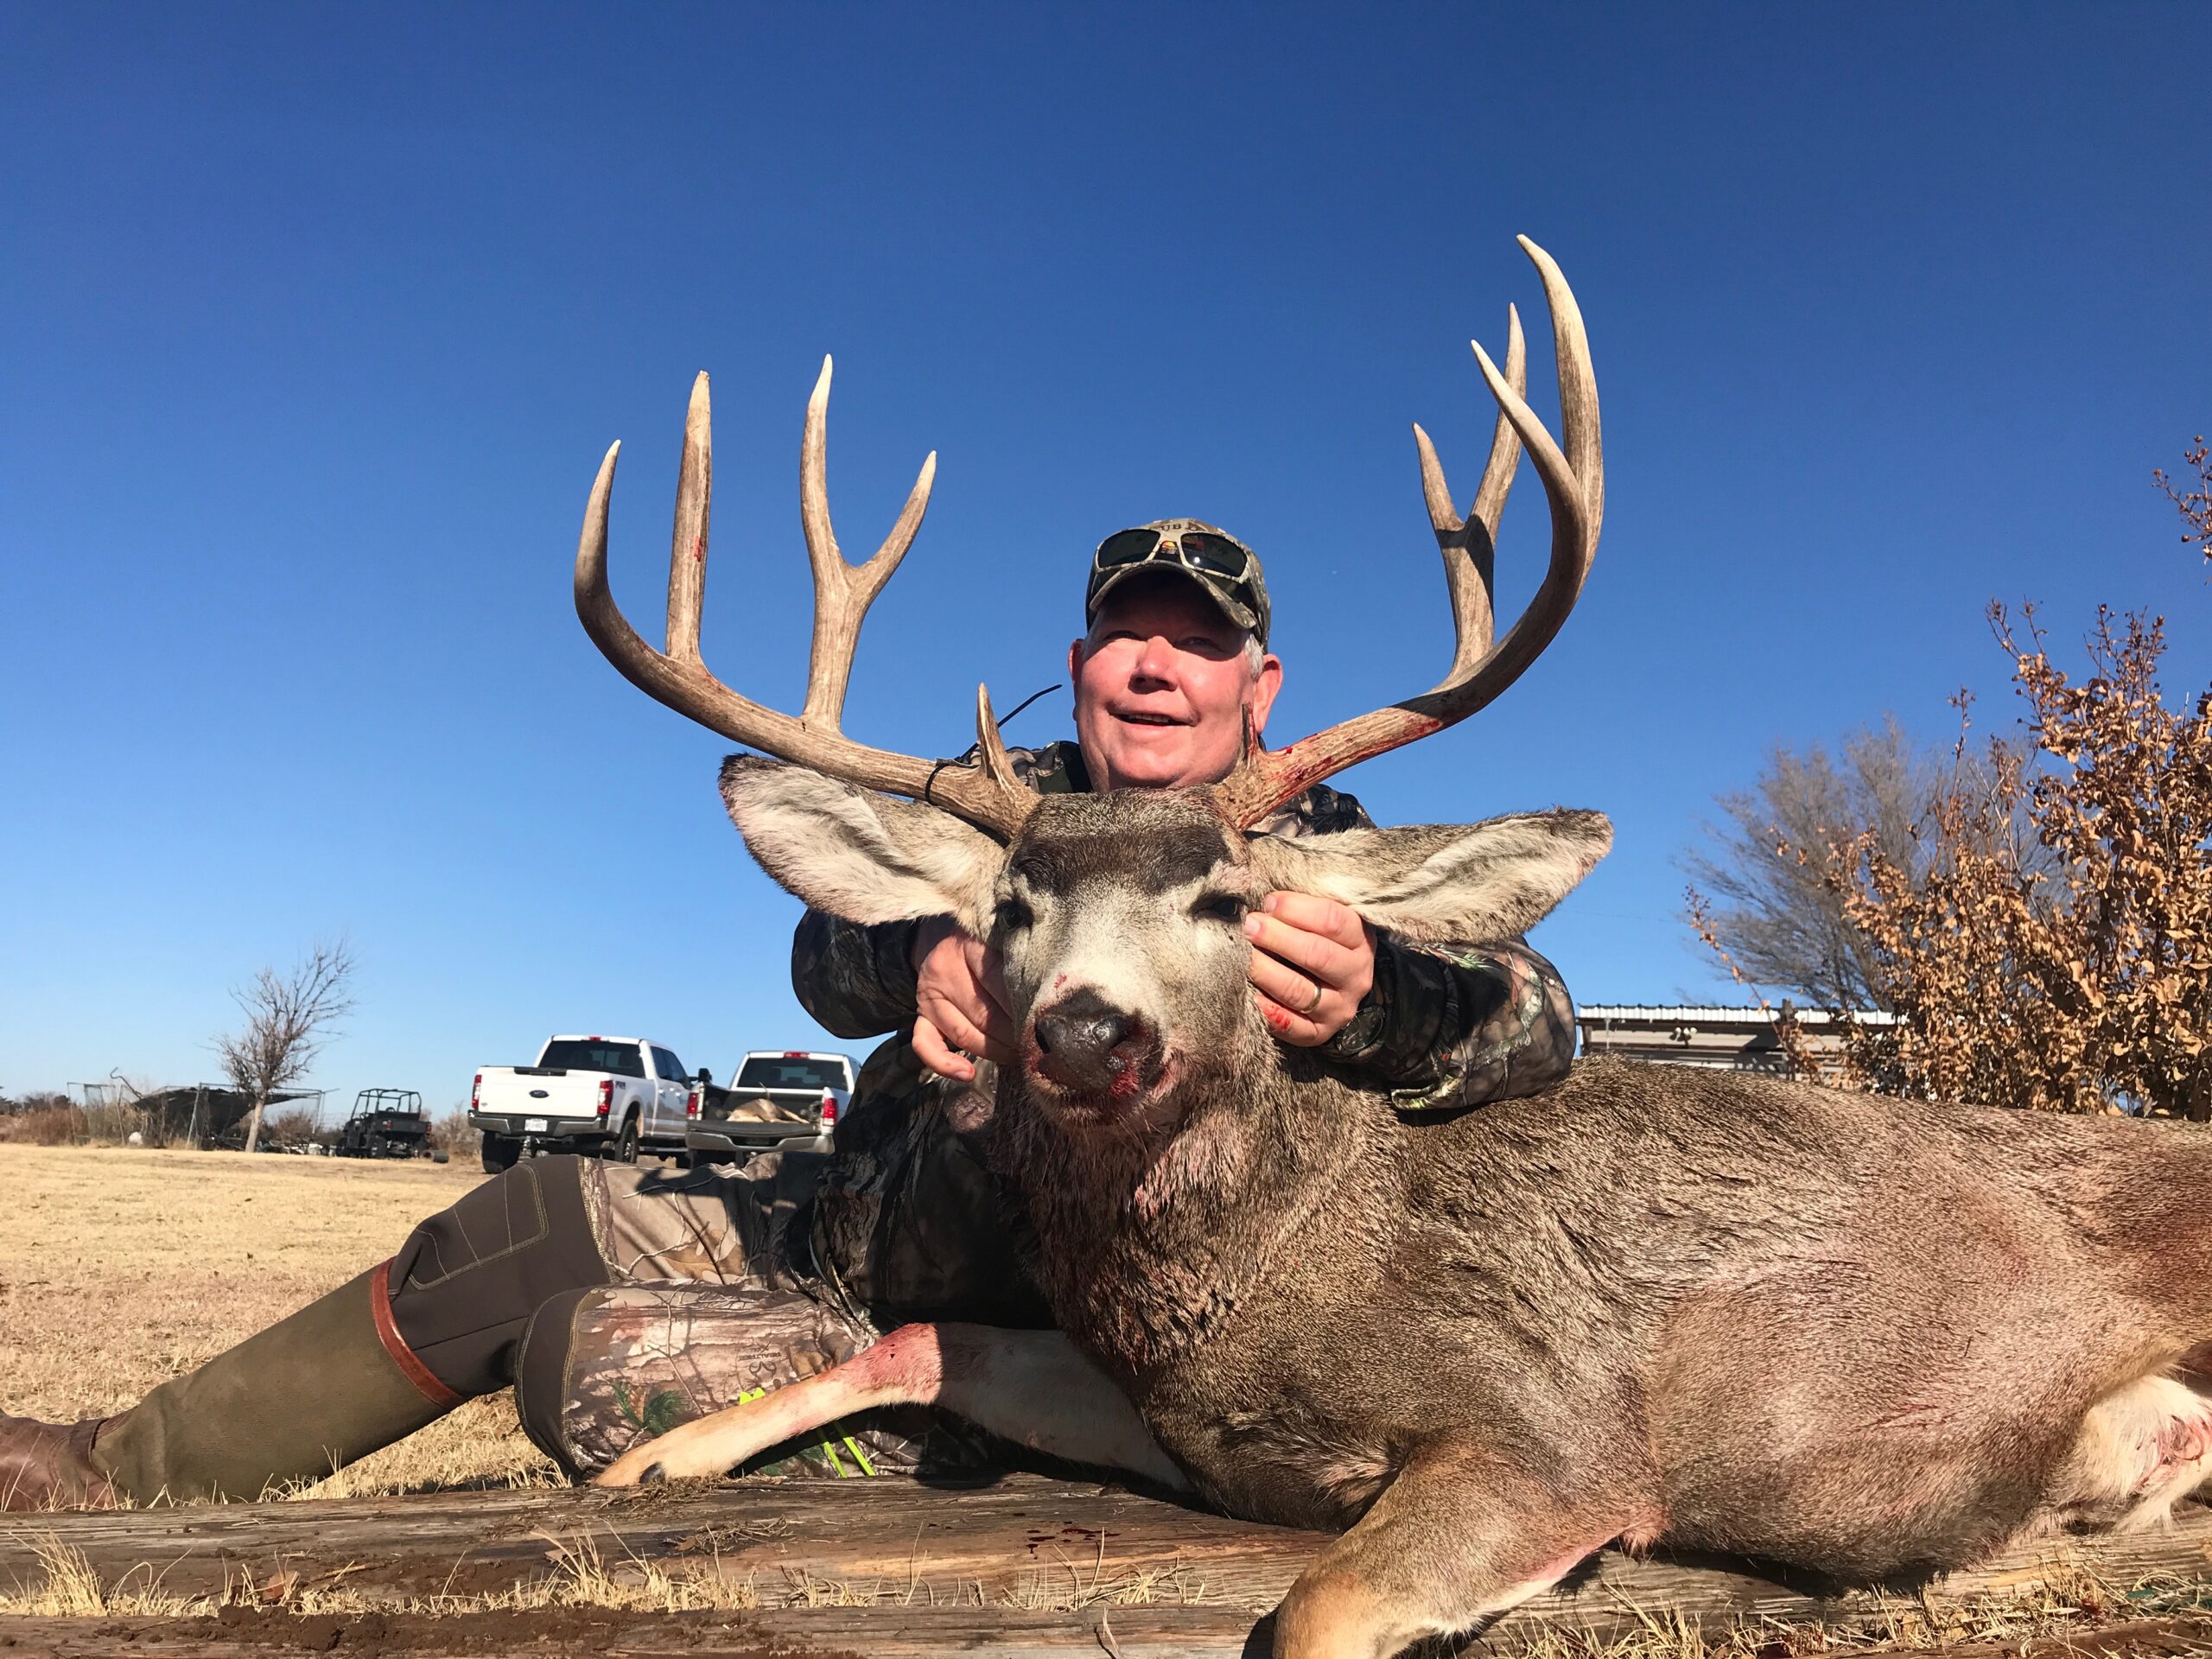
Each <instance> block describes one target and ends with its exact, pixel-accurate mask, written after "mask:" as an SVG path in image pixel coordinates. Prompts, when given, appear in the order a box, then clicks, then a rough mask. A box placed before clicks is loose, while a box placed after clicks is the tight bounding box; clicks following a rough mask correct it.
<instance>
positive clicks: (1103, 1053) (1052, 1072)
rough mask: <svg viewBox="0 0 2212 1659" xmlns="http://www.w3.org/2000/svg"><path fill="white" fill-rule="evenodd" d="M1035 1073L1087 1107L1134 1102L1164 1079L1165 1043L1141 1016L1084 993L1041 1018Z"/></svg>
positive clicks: (1034, 1040)
mask: <svg viewBox="0 0 2212 1659" xmlns="http://www.w3.org/2000/svg"><path fill="white" fill-rule="evenodd" d="M1029 1064H1030V1069H1031V1070H1032V1071H1035V1072H1036V1073H1037V1074H1038V1075H1039V1077H1043V1078H1044V1079H1045V1080H1046V1082H1048V1083H1050V1084H1055V1085H1057V1086H1058V1088H1059V1089H1060V1090H1064V1091H1065V1092H1066V1093H1067V1094H1069V1095H1072V1096H1077V1097H1078V1098H1079V1099H1081V1100H1083V1101H1084V1102H1085V1103H1092V1104H1096V1105H1109V1104H1116V1103H1124V1102H1130V1103H1133V1102H1134V1101H1135V1099H1136V1098H1137V1096H1140V1095H1141V1094H1143V1093H1144V1092H1146V1091H1147V1090H1149V1089H1150V1088H1151V1086H1152V1085H1153V1084H1155V1083H1157V1082H1158V1081H1159V1080H1160V1071H1161V1066H1160V1039H1159V1037H1158V1035H1157V1034H1156V1033H1154V1030H1153V1029H1152V1027H1150V1026H1149V1025H1147V1023H1146V1022H1145V1021H1144V1020H1141V1019H1139V1018H1138V1017H1137V1016H1136V1015H1135V1014H1129V1013H1127V1012H1125V1011H1124V1010H1122V1009H1120V1008H1117V1007H1114V1006H1113V1004H1111V1003H1110V1002H1109V1001H1106V999H1105V998H1104V997H1103V996H1101V995H1098V993H1097V992H1096V991H1093V990H1090V989H1087V988H1086V989H1083V990H1078V991H1077V992H1075V993H1074V994H1073V995H1070V996H1067V997H1065V998H1063V999H1062V1000H1061V1001H1058V1002H1056V1003H1054V1004H1053V1005H1052V1007H1049V1008H1046V1009H1045V1010H1043V1011H1042V1012H1041V1013H1039V1014H1038V1015H1037V1018H1036V1020H1035V1021H1034V1023H1033V1024H1032V1026H1031V1027H1030V1054H1029Z"/></svg>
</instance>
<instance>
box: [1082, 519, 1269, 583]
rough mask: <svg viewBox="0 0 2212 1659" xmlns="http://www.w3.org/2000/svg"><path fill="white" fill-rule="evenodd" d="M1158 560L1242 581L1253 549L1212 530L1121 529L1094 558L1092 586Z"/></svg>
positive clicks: (1102, 545) (1222, 577) (1104, 542)
mask: <svg viewBox="0 0 2212 1659" xmlns="http://www.w3.org/2000/svg"><path fill="white" fill-rule="evenodd" d="M1155 560H1157V561H1160V562H1163V563H1175V564H1179V565H1181V566H1182V567H1183V568H1184V569H1186V570H1197V571H1201V572H1203V573H1205V575H1210V576H1218V577H1220V578H1221V579H1222V580H1223V581H1224V582H1243V580H1244V578H1245V577H1246V576H1247V575H1249V574H1250V573H1251V569H1252V550H1251V549H1250V548H1249V547H1247V546H1245V545H1244V543H1242V542H1240V541H1238V540H1236V538H1235V537H1231V536H1224V535H1223V534H1222V533H1221V532H1220V531H1213V530H1184V531H1165V530H1150V529H1145V530H1120V531H1115V532H1114V534H1112V535H1111V536H1109V537H1107V538H1106V539H1105V540H1104V541H1103V542H1101V543H1098V551H1097V552H1096V553H1095V554H1093V555H1092V556H1091V560H1090V571H1091V577H1092V581H1093V585H1094V586H1095V585H1096V579H1097V578H1098V577H1100V576H1103V575H1109V573H1111V572H1113V571H1116V570H1122V569H1128V567H1129V566H1130V565H1133V564H1150V563H1154V561H1155Z"/></svg>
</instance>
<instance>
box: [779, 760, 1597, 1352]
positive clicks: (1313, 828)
mask: <svg viewBox="0 0 2212 1659" xmlns="http://www.w3.org/2000/svg"><path fill="white" fill-rule="evenodd" d="M1007 758H1008V760H1010V761H1011V762H1012V763H1013V766H1014V772H1015V774H1016V776H1017V777H1019V778H1020V779H1022V780H1023V781H1024V782H1026V783H1027V784H1029V785H1031V786H1032V787H1033V788H1034V789H1036V790H1037V791H1039V793H1041V794H1063V793H1070V792H1076V791H1085V790H1088V789H1089V788H1090V779H1089V777H1088V775H1087V774H1086V772H1084V765H1083V756H1082V753H1081V751H1080V750H1079V749H1078V748H1077V746H1076V745H1074V744H1073V743H1065V742H1063V743H1054V744H1051V745H1048V746H1047V747H1045V748H1042V749H1011V750H1009V751H1008V752H1007ZM1371 827H1372V820H1371V819H1370V818H1369V817H1368V816H1367V813H1366V811H1365V810H1363V808H1362V807H1361V806H1360V804H1359V802H1358V801H1357V799H1356V798H1353V797H1352V796H1351V795H1348V794H1345V793H1344V792H1343V791H1339V790H1334V789H1331V788H1329V787H1328V786H1327V785H1316V786H1315V787H1314V788H1313V789H1311V790H1308V791H1306V793H1305V794H1304V795H1301V796H1300V797H1299V798H1297V799H1295V800H1294V801H1291V802H1289V803H1287V804H1285V805H1284V806H1282V807H1280V808H1278V809H1277V810H1275V811H1274V813H1273V814H1271V815H1270V816H1269V817H1268V818H1267V819H1266V820H1264V821H1263V822H1262V823H1260V824H1259V825H1257V826H1255V829H1253V830H1252V831H1251V833H1252V834H1254V835H1275V836H1294V837H1295V836H1325V835H1335V834H1338V833H1341V832H1342V831H1344V830H1346V829H1365V828H1371ZM917 925H918V924H915V923H912V922H893V923H888V924H885V925H879V926H874V927H867V926H861V925H858V924H855V923H851V922H846V921H843V920H841V919H839V918H836V917H833V916H828V915H824V914H823V913H822V912H819V911H811V910H810V911H809V912H807V913H806V915H805V917H804V918H803V919H802V920H801V921H800V923H799V926H798V932H797V934H796V935H795V936H794V938H793V939H792V941H791V985H792V988H793V989H794V990H795V991H796V992H797V993H798V999H799V1001H800V1002H801V1004H802V1005H804V1007H805V1008H806V1011H807V1012H808V1013H809V1014H811V1015H813V1017H814V1018H815V1020H817V1021H818V1022H819V1023H820V1024H822V1025H823V1027H826V1028H827V1029H829V1030H830V1031H832V1032H834V1033H836V1034H837V1035H838V1036H840V1037H847V1038H856V1037H869V1036H874V1035H877V1034H878V1033H883V1032H891V1033H893V1036H892V1038H891V1040H890V1041H888V1042H886V1043H884V1044H883V1045H881V1046H880V1047H878V1048H877V1050H876V1051H875V1052H874V1054H873V1055H872V1056H870V1058H869V1059H868V1064H867V1065H866V1066H865V1067H864V1068H863V1069H862V1071H861V1076H860V1078H859V1080H858V1086H857V1087H856V1088H855V1090H854V1095H853V1099H852V1103H851V1104H850V1106H849V1108H848V1109H847V1112H846V1116H845V1117H844V1118H843V1119H842V1121H841V1122H839V1124H838V1126H837V1134H836V1154H835V1156H834V1158H833V1160H832V1162H831V1165H830V1167H829V1170H828V1171H827V1172H826V1173H825V1174H824V1177H823V1187H822V1191H821V1194H820V1197H819V1198H818V1200H817V1207H816V1211H815V1224H814V1242H815V1254H816V1257H817V1261H818V1262H819V1263H820V1265H821V1267H822V1269H823V1273H824V1274H825V1275H826V1276H827V1277H829V1279H831V1280H832V1281H835V1282H836V1287H837V1289H838V1291H839V1294H841V1296H842V1298H843V1299H844V1302H845V1305H846V1306H849V1307H850V1308H851V1309H853V1310H854V1311H855V1312H858V1311H861V1310H866V1311H867V1312H868V1313H869V1314H870V1315H871V1316H872V1317H874V1318H876V1319H880V1320H882V1321H885V1322H887V1323H898V1322H902V1321H905V1320H907V1319H930V1318H947V1317H957V1318H961V1319H978V1320H988V1322H991V1323H995V1324H1016V1325H1044V1324H1048V1323H1050V1314H1049V1311H1048V1310H1047V1309H1046V1306H1045V1304H1044V1302H1043V1300H1042V1298H1041V1297H1040V1296H1039V1294H1038V1293H1037V1292H1036V1291H1035V1290H1034V1289H1033V1287H1031V1286H1030V1285H1029V1283H1028V1281H1027V1275H1026V1274H1025V1273H1024V1272H1023V1270H1022V1267H1021V1258H1022V1255H1023V1253H1024V1252H1025V1250H1026V1249H1027V1236H1028V1233H1027V1222H1026V1218H1025V1217H1023V1216H1022V1215H1021V1213H1020V1205H1019V1203H1018V1201H1017V1200H1016V1199H1014V1198H1013V1197H1012V1196H1011V1195H1010V1194H1008V1193H1007V1192H1003V1191H1002V1190H1001V1189H1000V1187H999V1185H998V1184H997V1183H996V1182H995V1181H994V1180H993V1179H991V1178H990V1176H989V1175H988V1173H986V1171H985V1169H984V1167H983V1165H982V1160H981V1159H980V1157H979V1156H978V1154H976V1152H975V1151H973V1150H972V1149H970V1148H969V1146H968V1145H967V1144H966V1142H965V1141H964V1139H963V1134H962V1130H961V1127H960V1126H961V1124H962V1122H963V1121H973V1120H974V1118H975V1117H976V1116H980V1114H976V1113H973V1112H969V1111H964V1110H963V1103H962V1096H963V1095H965V1094H967V1093H968V1092H969V1091H970V1090H974V1091H979V1092H982V1093H983V1094H985V1095H986V1096H988V1090H989V1088H990V1086H991V1084H992V1068H990V1067H989V1066H988V1065H984V1066H981V1067H979V1068H978V1075H977V1077H976V1081H975V1082H974V1083H973V1084H953V1083H950V1082H949V1081H946V1080H944V1079H940V1078H938V1077H935V1075H934V1074H932V1073H931V1072H928V1071H925V1069H924V1068H923V1067H922V1065H921V1064H920V1062H919V1061H918V1060H917V1059H916V1058H915V1057H914V1053H913V1050H912V1047H911V1046H910V1044H909V1034H910V1033H911V1030H912V1022H913V1018H914V1001H915V976H914V968H913V961H912V950H913V943H914V935H915V929H916V927H917ZM1325 1052H1326V1053H1327V1054H1328V1056H1329V1058H1332V1060H1334V1061H1336V1062H1337V1063H1338V1065H1341V1066H1343V1067H1344V1070H1345V1071H1348V1072H1351V1073H1353V1074H1355V1075H1358V1076H1362V1077H1367V1078H1370V1079H1372V1080H1374V1081H1376V1082H1378V1083H1381V1084H1385V1085H1387V1086H1388V1087H1389V1088H1390V1090H1392V1093H1393V1097H1394V1098H1395V1100H1396V1101H1397V1103H1399V1104H1400V1105H1401V1106H1403V1107H1406V1108H1408V1109H1415V1108H1419V1109H1450V1108H1458V1107H1466V1106H1472V1105H1478V1104H1480V1103H1482V1102H1484V1101H1485V1100H1495V1099H1501V1098H1504V1097H1506V1096H1517V1095H1527V1094H1533V1093H1535V1092H1536V1091H1537V1090H1541V1089H1544V1088H1547V1087H1548V1086H1549V1085H1550V1084H1554V1083H1556V1082H1557V1081H1558V1080H1559V1079H1560V1077H1564V1076H1565V1075H1566V1073H1567V1065H1568V1063H1569V1061H1570V1060H1571V1059H1572V1058H1573V1053H1574V1012H1573V1002H1572V1001H1570V1000H1569V999H1568V996H1567V988H1566V986H1565V985H1564V984H1563V983H1562V982H1560V976H1559V974H1558V972H1557V970H1556V969H1554V968H1553V967H1552V965H1551V964H1550V963H1548V962H1547V961H1545V960H1544V958H1543V957H1541V956H1539V955H1537V954H1536V953H1535V951H1533V950H1529V948H1528V947H1527V946H1526V945H1523V944H1519V943H1517V942H1509V943H1506V944H1495V945H1481V946H1464V945H1463V946H1449V945H1416V944H1412V943H1410V942H1408V941H1407V940H1403V939H1399V938H1394V937H1392V936H1391V935H1389V934H1387V933H1385V934H1382V935H1380V936H1378V938H1377V943H1376V965H1375V986H1374V988H1373V989H1372V990H1371V991H1370V993H1369V994H1368V996H1367V997H1366V999H1365V1000H1364V1001H1363V1002H1362V1004H1361V1007H1360V1010H1359V1012H1358V1014H1357V1015H1356V1016H1355V1017H1354V1019H1353V1020H1352V1021H1351V1024H1349V1025H1348V1026H1346V1027H1344V1030H1343V1031H1341V1032H1339V1033H1338V1034H1337V1036H1336V1037H1335V1038H1334V1039H1332V1041H1331V1043H1330V1044H1329V1046H1328V1047H1327V1048H1326V1050H1325Z"/></svg>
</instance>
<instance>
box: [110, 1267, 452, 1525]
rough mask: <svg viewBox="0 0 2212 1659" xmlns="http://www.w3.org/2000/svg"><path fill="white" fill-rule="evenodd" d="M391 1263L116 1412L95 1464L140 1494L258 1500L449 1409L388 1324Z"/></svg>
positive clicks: (443, 1393) (125, 1489) (142, 1498)
mask: <svg viewBox="0 0 2212 1659" xmlns="http://www.w3.org/2000/svg"><path fill="white" fill-rule="evenodd" d="M389 1265H390V1264H389V1263H380V1264H379V1265H378V1266H376V1267H373V1268H370V1269H369V1271H368V1272H366V1273H365V1274H361V1275H360V1276H359V1278H357V1279H353V1280H351V1281H348V1282H346V1284H343V1285H340V1287H338V1288H337V1289H336V1290H334V1291H332V1292H331V1293H330V1294H328V1295H327V1296H325V1297H323V1298H322V1299H321V1300H319V1301H314V1302H310V1303H308V1305H307V1306H305V1307H303V1308H302V1309H301V1310H300V1311H299V1312H298V1313H295V1314H293V1315H291V1316H290V1317H289V1319H282V1320H279V1321H278V1322H277V1324H275V1325H270V1327H269V1328H268V1329H267V1330H266V1331H262V1332H256V1333H255V1334H254V1335H252V1336H251V1337H248V1338H246V1339H245V1341H244V1342H242V1343H240V1344H238V1346H237V1347H235V1348H231V1349H227V1350H226V1351H224V1352H222V1353H219V1354H218V1355H216V1356H215V1357H214V1358H213V1359H211V1360H209V1361H208V1362H207V1363H206V1364H205V1365H202V1366H201V1367H200V1369H199V1370H196V1371H193V1372H191V1373H189V1374H188V1375H187V1376H180V1377H176V1378H175V1379H173V1380H172V1381H170V1382H167V1383H162V1386H161V1387H159V1388H158V1389H155V1390H154V1391H153V1392H152V1393H151V1394H149V1395H147V1396H146V1397H145V1398H144V1399H143V1400H142V1401H140V1402H138V1403H137V1405H135V1406H133V1407H132V1408H130V1410H129V1411H126V1412H124V1414H122V1415H121V1416H119V1417H111V1418H110V1419H108V1421H107V1422H106V1424H105V1426H104V1427H101V1429H100V1431H99V1443H98V1444H97V1445H94V1446H91V1447H90V1453H91V1456H90V1461H91V1463H92V1467H93V1469H94V1470H95V1471H97V1473H98V1474H99V1476H102V1477H105V1479H106V1480H107V1481H109V1482H111V1483H112V1484H113V1486H114V1489H115V1490H116V1491H118V1492H122V1493H125V1494H128V1495H129V1496H130V1497H132V1498H134V1499H136V1500H137V1502H139V1503H150V1502H152V1501H153V1500H154V1499H155V1498H156V1497H168V1498H169V1499H171V1500H173V1501H182V1500H185V1499H189V1498H209V1497H232V1498H254V1497H260V1496H261V1494H262V1492H263V1491H264V1490H266V1489H267V1488H268V1487H270V1486H272V1485H277V1484H283V1483H284V1482H288V1481H301V1480H320V1479H321V1478H322V1477H324V1476H325V1475H327V1474H329V1473H330V1472H331V1471H333V1470H335V1469H338V1468H340V1467H342V1466H343V1465H346V1464H348V1463H351V1462H353V1460H354V1459H356V1458H365V1457H366V1456H367V1455H368V1454H369V1453H370V1452H374V1451H378V1450H379V1449H381V1448H382V1447H384V1446H390V1445H391V1443H392V1442H393V1441H394V1440H399V1439H401V1438H402V1437H403V1436H404V1435H408V1434H411V1433H414V1432H415V1431H416V1429H418V1428H420V1427H423V1425H424V1424H425V1423H429V1422H432V1421H435V1420H436V1419H438V1418H440V1417H442V1416H444V1415H445V1414H446V1413H447V1412H448V1411H450V1410H452V1409H453V1408H454V1407H455V1406H456V1405H458V1404H460V1403H461V1395H458V1394H455V1393H454V1392H452V1391H451V1390H450V1389H447V1388H445V1387H444V1386H443V1385H442V1384H441V1383H439V1382H438V1381H437V1379H436V1378H435V1376H431V1375H430V1373H429V1370H427V1368H425V1367H424V1366H423V1363H422V1361H421V1360H420V1359H418V1358H416V1356H415V1355H414V1354H413V1353H412V1352H411V1351H410V1350H409V1349H408V1347H407V1345H406V1344H405V1343H404V1342H403V1341H401V1340H400V1338H399V1337H398V1334H397V1330H396V1329H395V1328H393V1327H392V1325H391V1301H390V1299H389V1298H388V1296H387V1295H386V1294H385V1271H386V1268H388V1267H389ZM68 1432H69V1433H75V1432H76V1431H74V1430H71V1431H68ZM86 1438H87V1440H89V1439H90V1437H89V1436H87V1437H86Z"/></svg>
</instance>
